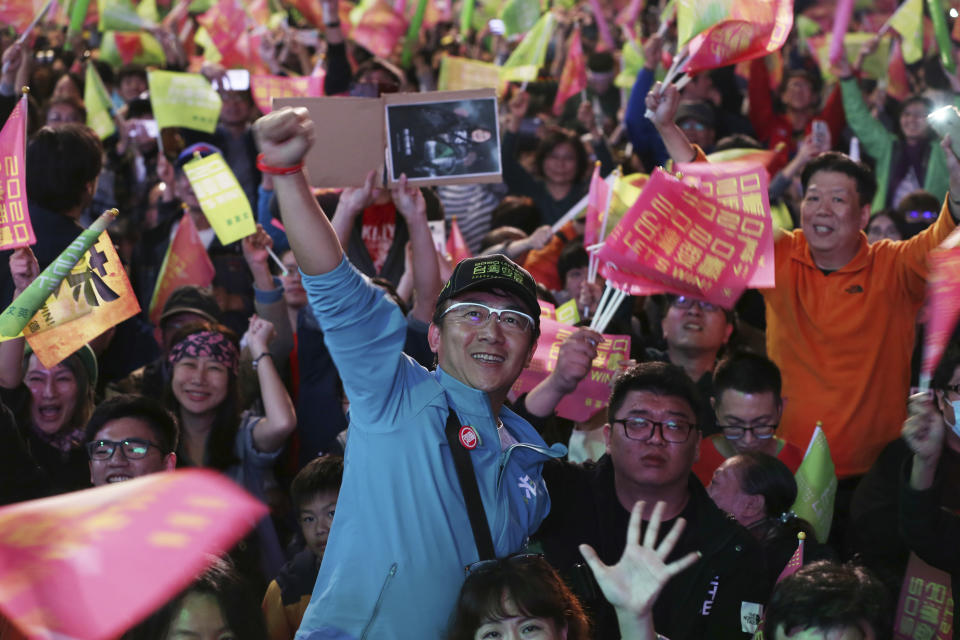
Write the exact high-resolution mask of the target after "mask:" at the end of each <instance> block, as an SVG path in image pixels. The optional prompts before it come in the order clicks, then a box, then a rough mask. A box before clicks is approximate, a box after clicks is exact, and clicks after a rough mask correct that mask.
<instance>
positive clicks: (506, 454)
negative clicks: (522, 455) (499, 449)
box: [497, 442, 560, 493]
mask: <svg viewBox="0 0 960 640" xmlns="http://www.w3.org/2000/svg"><path fill="white" fill-rule="evenodd" d="M519 447H523V448H524V449H531V450H533V451H536V452H537V453H539V454H542V455H544V456H546V457H548V458H556V457H560V456H557V455H556V454H554V453H553V451H552V450H550V449H549V448H546V449H545V448H543V447H538V446H536V445H532V444H527V443H524V442H518V443H516V444H512V445H510V446H509V447H507V450H506V451H504V452H503V454H502V455H501V456H500V469H499V470H498V471H497V492H498V493H499V491H500V484H501V481H502V480H503V471H504V469H506V468H507V462H509V461H510V455H511V454H512V453H513V450H514V449H517V448H519Z"/></svg>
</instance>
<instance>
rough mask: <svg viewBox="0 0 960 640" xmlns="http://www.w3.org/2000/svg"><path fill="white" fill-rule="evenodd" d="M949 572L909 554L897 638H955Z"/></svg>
mask: <svg viewBox="0 0 960 640" xmlns="http://www.w3.org/2000/svg"><path fill="white" fill-rule="evenodd" d="M950 582H951V581H950V574H949V573H947V572H946V571H941V570H940V569H936V568H934V567H931V566H930V565H928V564H927V563H926V562H924V561H923V560H921V559H920V558H918V557H917V555H916V554H915V553H913V552H911V553H910V560H909V561H908V562H907V570H906V572H905V574H904V576H903V586H902V587H901V588H900V599H899V601H898V602H897V614H896V620H895V622H894V626H893V637H894V640H913V639H914V638H930V640H949V639H950V638H953V637H955V636H954V635H953V629H954V628H955V626H956V620H954V619H953V607H952V606H951V604H952V603H953V599H954V598H955V597H957V594H955V593H952V589H951V584H950Z"/></svg>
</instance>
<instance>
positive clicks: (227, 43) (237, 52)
mask: <svg viewBox="0 0 960 640" xmlns="http://www.w3.org/2000/svg"><path fill="white" fill-rule="evenodd" d="M247 19H248V17H247V13H246V12H245V11H244V10H243V9H242V8H241V7H240V5H239V3H238V2H237V0H220V1H219V2H218V3H216V4H215V5H213V6H212V7H211V8H210V9H208V10H207V11H206V12H204V13H202V14H200V15H199V16H197V22H198V23H200V24H201V25H202V26H203V27H204V28H205V29H206V30H207V33H209V34H210V39H211V40H213V44H214V45H216V47H217V51H219V52H220V55H222V56H223V60H221V64H223V66H225V67H227V68H230V67H234V66H237V67H245V66H248V65H249V64H250V63H251V62H252V60H251V59H250V58H251V56H250V40H249V38H248V37H247Z"/></svg>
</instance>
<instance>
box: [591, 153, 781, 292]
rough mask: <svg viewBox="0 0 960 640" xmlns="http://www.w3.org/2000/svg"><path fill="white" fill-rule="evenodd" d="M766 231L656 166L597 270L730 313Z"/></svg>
mask: <svg viewBox="0 0 960 640" xmlns="http://www.w3.org/2000/svg"><path fill="white" fill-rule="evenodd" d="M763 229H764V224H763V222H762V221H758V220H757V219H756V217H755V216H752V215H749V214H746V213H742V212H739V211H736V210H734V209H731V208H729V207H727V206H724V205H723V204H722V203H721V202H720V201H718V200H717V198H716V197H712V196H709V195H706V194H704V193H701V192H700V191H698V190H697V189H696V188H694V187H692V186H690V185H687V184H684V183H682V182H681V181H680V180H678V179H677V178H674V177H673V176H671V175H669V174H668V173H666V172H665V171H663V170H662V169H656V170H655V171H654V172H653V175H652V176H651V177H650V181H649V182H648V183H647V186H646V187H645V188H644V190H643V192H642V193H641V194H640V197H639V199H638V200H637V201H636V203H634V205H633V206H632V207H630V210H629V211H627V213H626V215H625V216H624V217H623V219H622V220H621V221H620V222H619V223H618V224H617V226H616V227H614V229H613V231H611V232H610V234H609V235H608V236H607V238H606V240H605V241H604V245H603V247H601V248H600V251H599V253H598V257H599V259H600V263H601V265H604V264H605V263H611V264H612V266H613V267H615V268H616V269H617V270H619V271H620V272H627V273H628V274H636V275H639V276H643V278H645V279H649V280H653V281H656V282H658V283H660V284H661V285H664V288H661V289H660V290H661V291H680V292H683V293H685V294H686V295H692V296H695V297H698V298H702V299H703V300H706V301H707V302H712V303H714V304H718V305H720V306H722V307H725V308H727V309H730V308H732V307H733V305H734V304H735V303H736V301H737V299H738V298H739V297H740V295H741V294H742V293H743V291H744V290H745V289H746V287H747V282H749V280H750V278H751V277H752V276H753V274H754V272H755V271H756V269H757V266H758V254H757V249H758V247H759V241H760V238H761V236H762V235H763ZM607 270H609V265H608V269H607ZM604 272H605V271H604V270H603V267H601V273H604Z"/></svg>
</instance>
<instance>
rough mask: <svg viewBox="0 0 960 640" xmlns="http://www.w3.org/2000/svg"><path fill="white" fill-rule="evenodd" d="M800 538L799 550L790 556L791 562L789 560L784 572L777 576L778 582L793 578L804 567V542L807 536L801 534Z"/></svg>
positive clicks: (798, 542)
mask: <svg viewBox="0 0 960 640" xmlns="http://www.w3.org/2000/svg"><path fill="white" fill-rule="evenodd" d="M798 537H799V538H800V539H799V540H798V541H797V550H796V551H794V552H793V555H792V556H790V560H788V561H787V564H786V565H785V566H784V567H783V571H781V572H780V575H779V576H777V582H780V581H781V580H783V579H784V578H786V577H787V576H792V575H793V574H795V573H796V572H797V571H798V570H799V569H800V567H802V566H803V540H804V538H806V537H807V536H806V534H804V533H803V532H801V533H800V534H798Z"/></svg>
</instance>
